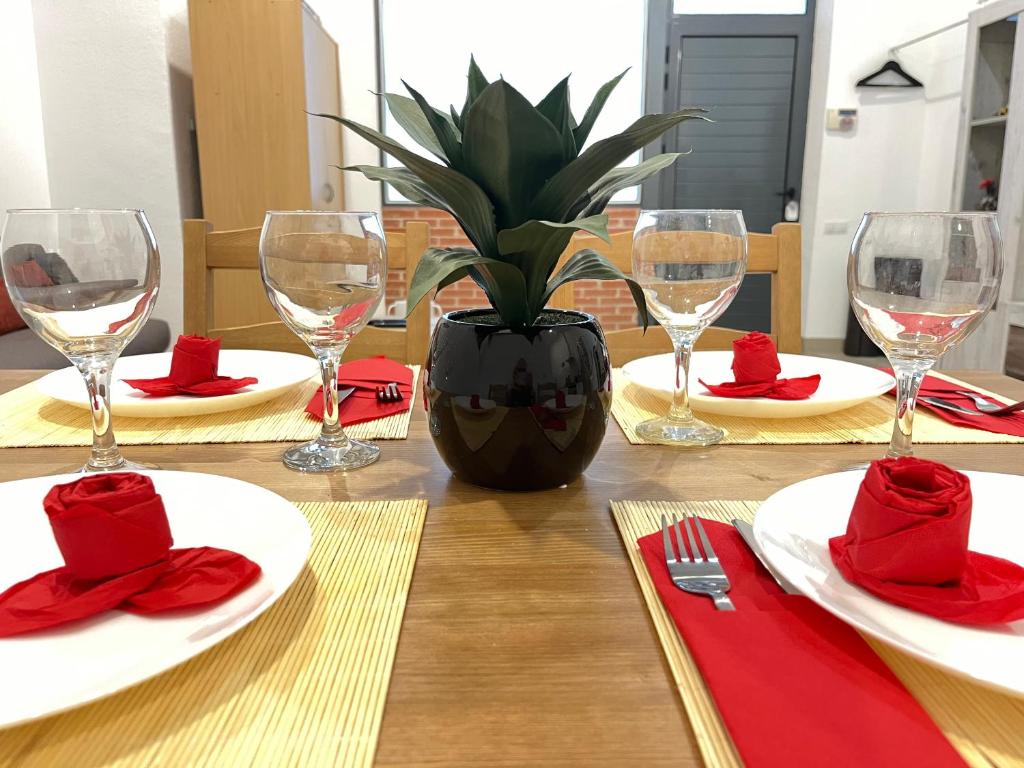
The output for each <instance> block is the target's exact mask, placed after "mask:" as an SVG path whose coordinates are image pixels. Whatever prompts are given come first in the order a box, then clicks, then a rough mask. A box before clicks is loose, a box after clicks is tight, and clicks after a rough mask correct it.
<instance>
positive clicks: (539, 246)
mask: <svg viewBox="0 0 1024 768" xmlns="http://www.w3.org/2000/svg"><path fill="white" fill-rule="evenodd" d="M625 74H626V73H625V72H623V73H622V74H620V75H619V76H618V77H615V78H613V79H612V80H610V81H609V82H607V83H605V84H604V85H603V86H601V88H600V89H599V90H598V92H597V94H596V96H595V97H594V100H593V102H592V103H591V105H590V106H589V108H588V109H587V111H586V114H584V115H583V119H582V120H580V121H579V122H577V121H576V119H575V118H574V117H573V114H572V111H571V110H570V107H569V78H568V77H566V78H565V79H563V80H562V81H561V82H559V83H558V84H557V85H556V86H555V87H554V88H552V89H551V92H550V93H548V95H547V96H545V97H544V98H543V99H541V100H540V102H538V103H537V104H536V105H533V104H531V103H530V102H529V101H527V99H526V98H524V97H523V95H522V94H520V93H519V91H517V90H516V89H515V88H513V87H512V86H511V85H509V84H508V83H506V82H505V81H504V80H501V79H499V80H496V81H495V82H493V83H489V82H488V81H487V78H486V77H484V75H483V73H482V72H481V71H480V68H479V67H478V66H477V64H476V61H474V60H473V59H472V58H471V59H470V62H469V87H468V89H467V91H466V101H465V103H464V104H463V107H462V111H461V112H458V111H456V109H455V107H454V106H452V107H451V108H450V110H449V111H447V112H445V111H442V110H439V109H435V108H434V107H432V106H430V104H428V103H427V101H426V99H424V98H423V96H421V95H420V94H419V93H418V92H417V91H416V90H414V89H413V88H411V87H410V86H409V85H408V83H404V81H403V84H404V85H405V87H406V89H407V90H408V91H409V94H410V95H411V96H412V98H409V97H407V96H401V95H399V94H394V93H388V94H385V95H384V99H385V100H386V102H387V106H388V109H390V111H391V114H392V115H394V117H395V120H396V121H397V122H398V124H399V125H401V126H402V127H403V128H404V129H405V130H406V132H407V133H408V134H409V135H410V136H411V137H412V138H413V139H414V140H415V141H416V142H417V143H419V144H420V145H421V146H423V147H424V148H425V149H427V150H428V151H429V152H431V153H432V154H433V155H435V156H436V157H437V158H438V159H439V160H440V161H441V162H440V163H436V162H433V161H431V160H428V159H427V158H425V157H423V156H421V155H419V154H417V153H416V152H413V151H411V150H409V149H407V148H405V147H403V146H402V145H401V144H398V143H397V142H394V141H392V140H391V139H389V138H388V137H387V136H384V135H383V134H381V133H379V132H377V131H375V130H373V129H372V128H368V127H366V126H364V125H360V124H359V123H356V122H353V121H351V120H347V119H345V118H343V117H338V116H336V115H326V114H321V115H318V116H319V117H326V118H330V119H331V120H336V121H337V122H339V123H341V124H342V125H344V126H346V127H347V128H350V129H351V130H352V131H354V132H355V133H357V134H358V135H360V136H362V137H363V138H364V139H366V140H367V141H369V142H371V143H373V144H375V145H376V146H377V147H379V148H380V149H381V150H383V151H384V152H386V153H387V154H389V155H391V156H392V157H394V158H395V159H397V160H399V161H400V162H401V163H403V164H404V165H405V167H404V168H381V167H377V166H372V165H356V166H351V167H348V168H344V169H343V170H346V171H359V172H360V173H362V174H363V175H364V176H366V177H367V178H369V179H373V180H374V181H384V182H388V183H389V184H391V185H392V186H393V187H394V188H395V189H397V190H398V191H399V192H400V193H401V194H402V195H404V196H405V197H407V198H409V199H410V200H412V201H414V202H416V203H420V204H422V205H426V206H430V207H433V208H440V209H442V210H445V211H448V212H449V213H450V214H451V215H452V216H454V217H455V219H456V220H457V221H458V223H459V225H460V226H461V227H462V229H463V231H464V232H465V233H466V237H467V238H469V240H470V242H472V243H473V245H474V246H475V249H472V248H430V249H428V250H427V251H426V252H425V253H424V254H423V256H422V257H421V259H420V263H419V266H418V267H417V269H416V273H415V274H414V276H413V281H412V287H411V289H410V292H409V296H408V303H407V306H408V308H409V309H410V310H411V309H412V308H413V307H415V306H416V304H417V303H418V302H419V301H420V300H421V299H422V298H423V297H424V296H425V295H426V294H427V293H428V292H430V291H431V290H433V289H434V288H435V287H436V288H437V289H438V290H439V291H440V290H442V289H444V288H445V287H447V286H449V285H451V284H452V283H454V282H456V281H458V280H461V279H463V278H465V277H470V278H472V279H473V280H474V281H475V282H476V284H477V285H479V286H480V287H481V288H482V289H483V291H484V293H485V294H487V299H488V300H489V301H490V303H491V306H492V307H493V308H494V310H495V311H496V312H497V314H498V315H499V316H500V319H501V321H502V322H503V323H504V324H505V325H507V326H508V327H510V328H512V329H516V330H522V329H524V328H529V327H530V326H532V325H533V324H534V323H535V322H537V319H538V318H539V317H540V315H541V313H542V311H543V309H544V307H545V305H546V304H547V302H548V301H549V300H550V298H551V296H552V294H553V293H554V291H555V290H556V289H557V288H558V287H559V286H561V285H563V284H565V283H568V282H570V281H573V280H588V279H593V280H625V281H626V283H627V284H628V285H629V289H630V291H631V292H632V294H633V301H634V302H636V306H637V309H638V310H639V312H640V317H641V319H642V321H643V324H644V327H645V328H646V327H647V304H646V302H645V300H644V294H643V291H642V290H641V288H640V286H639V285H637V283H636V282H634V281H633V280H631V279H630V278H628V277H627V276H626V275H624V274H623V273H622V272H621V271H620V270H619V269H618V268H616V267H615V266H614V265H613V264H612V263H611V262H609V261H608V259H606V258H605V257H604V256H602V255H601V254H600V253H598V252H596V251H594V250H592V249H585V250H581V251H579V252H578V253H576V254H574V255H573V256H572V258H570V259H568V260H567V261H566V262H565V264H564V265H563V266H562V268H561V269H560V270H558V272H557V274H552V273H554V271H555V267H556V266H557V265H558V260H559V257H560V256H561V254H562V252H563V251H564V250H565V249H566V247H567V246H568V245H569V242H570V240H571V238H572V235H573V232H575V231H578V230H581V231H584V232H589V233H590V234H592V235H596V236H598V237H600V238H602V239H604V240H605V241H606V242H607V241H608V239H609V238H608V217H607V215H606V214H603V213H602V211H603V210H604V208H605V206H606V205H607V204H608V202H609V200H611V198H612V195H614V194H615V193H616V192H618V191H619V190H620V189H625V188H626V187H631V186H634V185H636V184H638V183H639V182H641V181H643V180H644V179H646V178H647V177H648V176H651V175H652V174H655V173H657V172H658V171H660V170H662V169H663V168H666V167H668V166H669V165H671V164H672V163H673V162H675V160H676V159H677V158H678V157H679V156H680V154H681V153H675V152H670V153H665V154H661V155H657V156H655V157H651V158H648V159H647V160H644V161H643V162H642V163H640V164H639V165H636V166H633V167H630V168H617V167H616V166H618V164H619V163H621V162H622V161H623V160H625V159H626V158H628V157H629V156H630V155H631V154H633V153H634V152H635V151H636V150H638V149H640V148H641V147H643V146H645V145H646V144H648V143H650V142H651V141H653V140H654V139H656V138H658V137H659V136H660V135H661V134H662V133H664V132H665V131H667V130H668V129H670V128H672V127H673V126H675V125H677V124H679V123H681V122H682V121H684V120H690V119H695V118H697V119H705V118H702V117H701V115H702V114H703V113H704V112H705V110H703V109H683V110H680V111H678V112H673V113H671V114H664V115H645V116H643V117H641V118H640V119H639V120H637V121H636V122H634V123H633V124H632V125H631V126H629V128H627V129H626V130H625V131H623V132H622V133H620V134H618V135H616V136H611V137H609V138H607V139H602V140H601V141H597V142H594V144H593V145H592V146H590V147H588V148H587V149H586V150H584V151H582V152H581V151H580V150H581V148H582V147H583V145H584V144H585V143H586V141H587V137H588V136H589V135H590V131H591V129H592V128H593V127H594V122H595V121H596V120H597V117H598V115H599V114H600V113H601V110H602V109H603V108H604V105H605V102H606V101H607V100H608V97H609V96H610V95H611V92H612V90H613V89H614V88H615V86H616V85H618V83H619V81H620V80H621V79H622V77H623V75H625Z"/></svg>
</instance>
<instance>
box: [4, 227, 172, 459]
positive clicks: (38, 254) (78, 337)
mask: <svg viewBox="0 0 1024 768" xmlns="http://www.w3.org/2000/svg"><path fill="white" fill-rule="evenodd" d="M0 252H2V254H3V258H2V262H3V276H4V283H5V284H6V285H7V291H8V293H9V294H10V297H11V302H12V303H13V304H14V306H15V308H17V310H18V313H19V314H20V315H21V316H22V318H24V320H25V323H26V324H27V325H28V327H29V328H31V329H32V330H33V331H35V333H36V334H38V335H39V337H40V338H42V339H43V341H45V342H46V343H47V344H49V345H50V346H51V347H53V348H54V349H56V350H57V351H59V352H60V353H62V354H63V355H64V356H65V357H66V358H67V359H68V360H70V361H71V363H72V364H73V365H74V366H75V367H76V368H78V370H79V372H80V373H81V374H82V377H83V378H84V379H85V385H86V387H87V388H88V394H89V410H90V412H91V414H92V453H91V454H90V456H89V461H88V462H87V463H86V464H85V466H84V467H82V468H81V469H80V471H82V472H109V471H125V470H132V469H152V468H153V467H152V466H147V465H141V464H133V463H132V462H129V461H126V460H125V458H124V457H123V456H122V455H121V452H120V451H119V450H118V448H117V442H116V441H115V440H114V425H113V422H112V421H111V418H110V376H111V370H112V369H113V366H114V361H116V360H117V357H118V355H120V354H121V350H123V349H124V348H125V345H127V344H128V342H130V341H131V340H132V339H133V338H135V336H136V334H138V332H139V331H140V330H141V329H142V326H144V325H145V324H146V320H148V319H149V315H150V313H151V312H152V311H153V304H154V302H155V301H156V295H157V291H158V290H159V286H160V254H159V251H158V250H157V245H156V238H155V237H154V236H153V230H152V229H150V226H149V221H148V220H147V219H146V214H145V212H144V211H141V210H131V209H122V210H86V209H77V208H76V209H71V210H41V209H40V210H11V211H8V212H7V221H6V223H5V224H4V229H3V235H2V236H0Z"/></svg>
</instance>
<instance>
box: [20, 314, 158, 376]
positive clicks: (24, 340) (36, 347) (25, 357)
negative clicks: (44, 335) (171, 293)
mask: <svg viewBox="0 0 1024 768" xmlns="http://www.w3.org/2000/svg"><path fill="white" fill-rule="evenodd" d="M170 343H171V328H170V326H168V325H167V323H165V322H164V321H163V320H150V321H149V322H148V323H146V324H145V325H144V326H143V327H142V330H141V331H139V335H138V336H136V337H135V338H134V339H132V343H131V344H129V345H128V346H127V348H125V351H124V353H123V354H125V355H144V354H146V353H148V352H163V351H164V350H166V349H167V347H168V346H169V345H170ZM67 365H69V363H68V360H67V358H66V357H64V355H62V354H61V353H60V352H58V351H57V350H55V349H54V348H53V347H51V346H50V345H49V344H47V343H46V342H45V341H43V340H42V339H40V338H39V337H38V336H36V335H35V334H34V333H33V332H32V331H30V330H29V329H28V328H22V329H21V330H18V331H11V332H10V333H5V334H4V335H3V336H0V369H10V368H26V369H54V368H64V367H65V366H67Z"/></svg>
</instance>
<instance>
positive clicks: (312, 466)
mask: <svg viewBox="0 0 1024 768" xmlns="http://www.w3.org/2000/svg"><path fill="white" fill-rule="evenodd" d="M379 458H380V447H379V446H376V445H374V444H373V443H364V442H363V441H362V440H349V441H348V444H347V445H345V446H333V445H331V444H330V443H324V442H321V441H320V440H312V441H310V442H308V443H303V444H302V445H296V446H294V447H292V448H289V449H288V450H287V451H285V452H284V454H283V455H282V456H281V460H282V461H283V462H284V465H285V466H286V467H288V468H289V469H294V470H296V471H297V472H345V471H347V470H350V469H359V468H360V467H365V466H367V465H368V464H373V462H375V461H377V459H379Z"/></svg>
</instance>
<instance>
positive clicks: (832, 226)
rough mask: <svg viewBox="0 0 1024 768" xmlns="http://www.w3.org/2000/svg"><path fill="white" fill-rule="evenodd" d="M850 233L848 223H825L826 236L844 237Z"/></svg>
mask: <svg viewBox="0 0 1024 768" xmlns="http://www.w3.org/2000/svg"><path fill="white" fill-rule="evenodd" d="M849 231H850V222H848V221H826V222H825V234H826V235H845V234H846V233H847V232H849Z"/></svg>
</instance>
